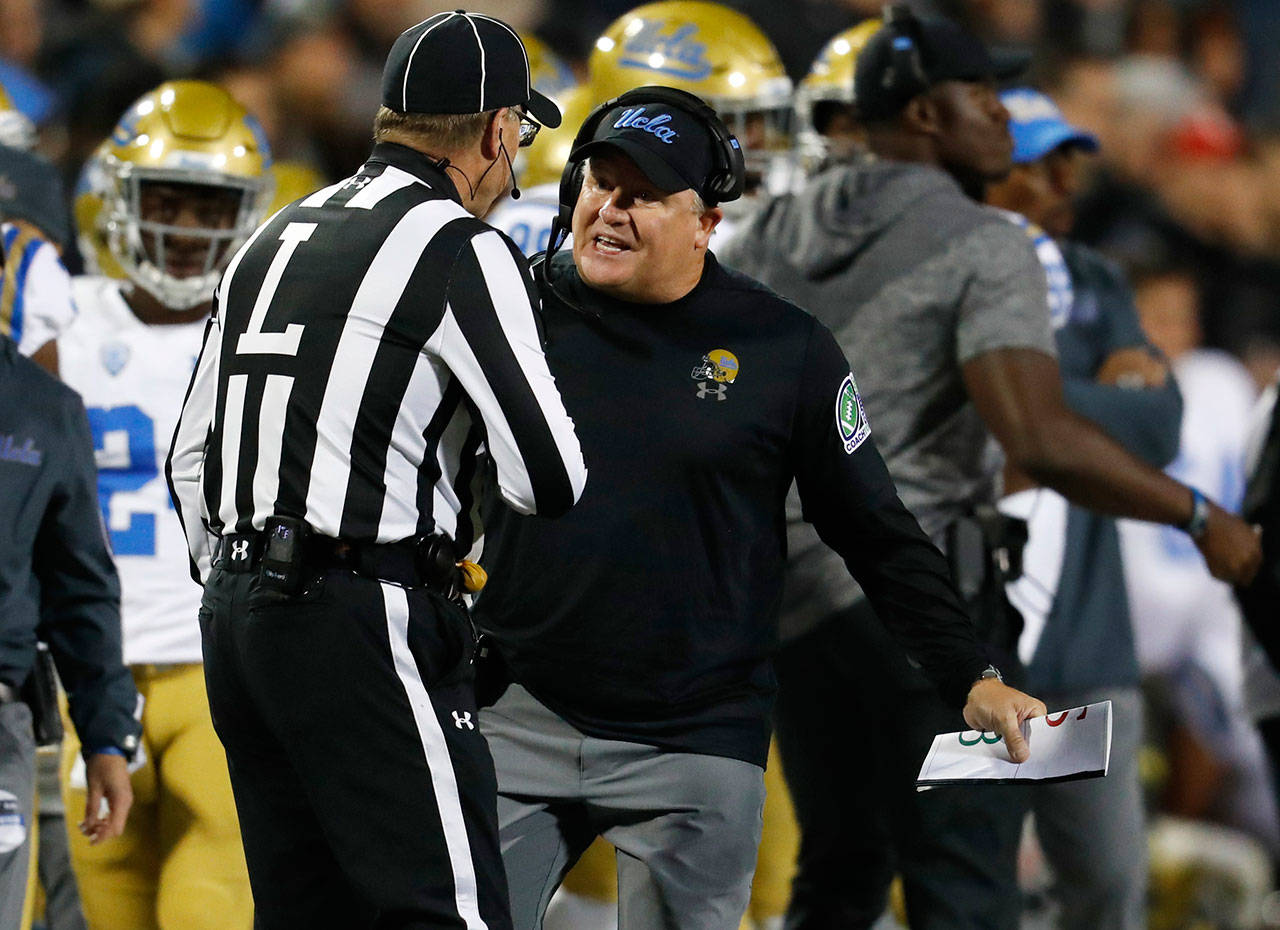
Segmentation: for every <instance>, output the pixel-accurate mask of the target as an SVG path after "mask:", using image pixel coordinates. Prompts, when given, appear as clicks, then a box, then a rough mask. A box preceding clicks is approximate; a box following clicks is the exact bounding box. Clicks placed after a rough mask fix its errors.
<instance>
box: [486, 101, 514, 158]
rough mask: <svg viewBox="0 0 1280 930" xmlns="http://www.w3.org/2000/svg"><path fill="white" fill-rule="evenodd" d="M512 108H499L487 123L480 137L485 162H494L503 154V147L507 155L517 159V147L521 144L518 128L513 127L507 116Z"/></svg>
mask: <svg viewBox="0 0 1280 930" xmlns="http://www.w3.org/2000/svg"><path fill="white" fill-rule="evenodd" d="M510 112H511V108H510V107H499V108H498V109H497V110H494V111H493V117H492V118H491V119H490V120H489V122H487V123H485V127H484V135H482V136H481V137H480V154H481V155H483V156H484V160H485V161H493V160H494V159H495V158H497V157H498V156H499V155H501V154H502V145H503V144H505V145H506V148H507V155H508V156H509V157H511V158H515V155H516V147H517V146H518V145H519V144H520V140H519V133H520V130H519V128H518V127H512V126H511V125H510V124H511V120H509V119H507V114H508V113H510Z"/></svg>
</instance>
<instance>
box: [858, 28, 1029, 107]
mask: <svg viewBox="0 0 1280 930" xmlns="http://www.w3.org/2000/svg"><path fill="white" fill-rule="evenodd" d="M917 62H918V65H919V73H917V74H915V75H914V79H912V78H911V77H908V76H907V75H904V74H900V73H899V72H900V71H902V70H904V69H905V70H913V69H914V67H915V63H917ZM1030 64H1031V56H1030V54H1028V53H1026V52H1019V51H1012V50H1001V49H988V48H987V47H986V46H985V45H983V44H982V40H980V39H979V38H978V37H977V36H975V35H973V34H972V33H970V32H968V31H967V30H965V29H964V28H963V27H961V26H960V25H959V24H958V23H955V22H952V21H951V20H949V19H943V18H941V17H938V18H925V17H921V18H916V17H914V16H911V15H910V14H909V13H908V14H906V18H905V20H904V21H902V22H900V23H898V24H886V25H884V26H881V27H880V29H878V30H877V31H876V32H875V33H874V34H872V36H871V38H870V39H868V40H867V44H866V46H864V47H863V49H862V51H861V52H860V53H859V54H858V61H857V64H856V65H855V66H854V72H853V99H854V106H855V107H856V108H857V113H858V116H859V117H860V118H862V119H875V118H884V117H888V116H892V115H894V114H895V113H897V112H898V111H899V110H901V109H902V108H903V107H904V106H906V105H907V102H908V101H909V100H911V98H912V97H913V96H915V95H916V94H918V93H921V92H922V91H923V90H925V89H927V88H929V87H932V86H933V85H935V84H941V83H942V82H943V81H986V80H1007V79H1008V78H1012V77H1017V76H1018V75H1019V74H1021V73H1022V72H1024V71H1025V70H1026V69H1027V67H1028V65H1030Z"/></svg>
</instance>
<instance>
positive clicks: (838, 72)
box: [795, 19, 882, 172]
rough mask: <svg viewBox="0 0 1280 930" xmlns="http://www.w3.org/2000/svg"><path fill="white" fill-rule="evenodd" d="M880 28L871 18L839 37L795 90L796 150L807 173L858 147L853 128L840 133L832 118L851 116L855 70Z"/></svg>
mask: <svg viewBox="0 0 1280 930" xmlns="http://www.w3.org/2000/svg"><path fill="white" fill-rule="evenodd" d="M881 25H882V23H881V22H880V20H878V19H868V20H864V21H863V22H860V23H858V25H856V26H854V27H853V28H851V29H846V30H845V31H844V32H841V33H840V34H838V35H836V36H835V37H834V38H832V39H831V41H830V42H828V43H827V44H826V45H825V46H823V48H822V51H821V52H819V53H818V57H817V58H815V59H814V62H813V65H812V66H811V67H810V68H809V73H808V74H807V75H805V77H804V79H803V80H801V81H800V86H799V87H797V88H796V114H795V119H796V122H795V125H796V148H797V150H798V151H799V153H800V160H801V164H802V165H803V166H804V168H805V170H806V172H808V171H812V170H813V169H814V168H815V167H816V166H817V165H819V164H821V163H822V162H823V161H824V160H825V159H827V158H829V157H831V156H833V155H834V156H841V155H848V154H850V153H851V151H852V149H854V148H855V146H856V143H854V142H853V141H852V139H853V136H852V126H847V127H845V128H844V129H843V131H842V132H840V133H837V132H836V131H835V130H836V127H835V125H834V119H833V118H834V117H836V116H838V115H839V114H840V113H841V112H843V113H845V114H848V115H849V116H850V117H851V116H852V106H853V70H854V67H855V65H856V64H857V61H858V55H860V54H861V53H862V49H863V48H864V47H865V46H866V44H867V40H868V39H870V38H871V36H872V35H874V34H875V33H876V32H878V31H879V29H880V26H881ZM842 143H843V144H842Z"/></svg>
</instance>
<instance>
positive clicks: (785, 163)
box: [587, 0, 792, 191]
mask: <svg viewBox="0 0 1280 930" xmlns="http://www.w3.org/2000/svg"><path fill="white" fill-rule="evenodd" d="M587 68H588V72H589V74H590V82H591V85H592V87H594V88H595V89H596V90H597V92H598V93H599V95H600V99H602V100H607V99H609V98H610V97H616V96H618V95H619V94H621V93H624V92H626V91H628V90H631V89H632V88H634V87H640V86H641V85H644V84H661V85H665V86H667V87H675V88H679V89H680V90H685V91H688V92H689V93H692V94H697V95H698V96H699V97H701V98H702V99H703V100H705V101H706V102H707V103H708V104H710V105H711V106H712V107H714V108H715V110H716V112H717V113H718V114H719V115H720V118H721V119H722V120H724V122H725V125H726V126H728V127H729V130H730V131H731V132H732V133H733V134H734V135H735V136H737V137H738V141H739V142H740V143H741V144H742V151H743V156H744V158H745V161H746V166H747V188H748V191H750V190H752V188H755V189H759V187H760V186H761V184H762V183H764V184H765V185H766V186H767V187H769V188H771V189H775V190H777V189H779V188H781V187H785V186H787V185H788V184H789V183H790V180H791V178H790V164H791V132H790V126H791V90H792V87H791V79H790V78H789V77H787V72H786V70H785V69H784V68H783V66H782V59H781V58H779V57H778V50H777V49H776V48H774V47H773V43H772V42H770V41H769V39H768V38H767V37H766V36H765V34H764V33H763V32H761V31H760V29H759V27H758V26H756V24H755V23H753V22H752V21H751V20H750V19H749V18H748V17H746V16H744V15H743V14H741V13H739V12H737V11H735V10H731V9H729V8H728V7H726V6H721V5H720V4H718V3H708V2H705V0H661V2H658V3H647V4H645V5H644V6H638V7H636V8H635V9H634V10H631V11H630V12H628V13H625V14H624V15H623V16H621V17H620V18H619V19H617V20H615V21H614V23H613V25H611V26H610V27H609V28H608V29H606V30H605V31H604V34H603V35H601V36H600V38H599V39H597V40H596V45H595V48H594V49H593V50H592V52H591V58H590V60H589V62H588V64H587Z"/></svg>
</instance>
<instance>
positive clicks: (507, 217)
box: [484, 181, 560, 258]
mask: <svg viewBox="0 0 1280 930" xmlns="http://www.w3.org/2000/svg"><path fill="white" fill-rule="evenodd" d="M559 203H560V182H559V181H553V182H551V183H549V184H539V185H538V186H537V187H531V188H529V189H528V190H523V189H522V190H521V191H520V199H519V200H511V199H510V198H508V199H506V200H504V201H502V203H500V204H499V205H498V207H497V209H495V210H494V211H493V212H492V213H490V214H489V215H488V216H486V217H485V218H484V219H485V222H486V223H488V224H489V225H490V226H492V227H494V228H495V229H497V230H499V231H501V232H503V233H506V235H507V236H508V237H510V239H511V241H512V242H514V243H515V244H516V248H517V249H519V250H520V251H521V252H522V253H524V256H525V258H528V257H529V256H531V255H533V254H534V253H535V252H545V251H546V249H547V243H549V242H550V241H551V221H552V220H554V219H555V218H556V212H557V211H558V210H559V209H560V206H559Z"/></svg>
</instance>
